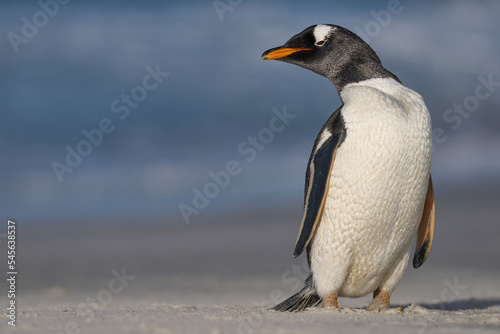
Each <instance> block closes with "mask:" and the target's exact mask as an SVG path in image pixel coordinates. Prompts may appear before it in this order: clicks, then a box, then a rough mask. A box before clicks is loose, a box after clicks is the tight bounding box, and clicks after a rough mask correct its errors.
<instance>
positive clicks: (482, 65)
mask: <svg viewBox="0 0 500 334" xmlns="http://www.w3.org/2000/svg"><path fill="white" fill-rule="evenodd" d="M42 3H50V4H52V7H50V6H49V7H47V8H48V9H47V8H45V10H44V9H43V6H41V5H40V4H39V3H38V2H36V1H26V2H22V3H20V2H2V3H1V7H2V9H1V11H0V28H1V29H0V31H1V33H2V36H3V37H2V39H1V42H0V43H1V50H2V52H1V53H0V66H1V68H2V75H1V76H0V100H1V101H2V103H3V107H2V108H1V111H0V156H1V164H0V213H1V216H2V217H0V218H2V219H4V220H6V219H7V218H14V219H17V220H18V221H20V222H25V223H29V224H33V225H36V224H38V225H43V224H50V223H51V222H57V221H59V222H66V223H67V224H79V223H89V222H91V221H95V219H96V218H97V219H99V218H102V217H107V218H109V219H115V218H116V219H120V218H122V217H123V218H130V219H141V218H144V217H156V219H158V218H159V219H160V221H162V222H165V224H170V225H175V224H184V223H185V222H184V218H183V216H182V215H181V212H180V210H179V205H181V204H185V205H188V206H191V207H193V198H194V196H195V192H196V189H198V190H200V191H203V190H204V187H205V186H206V185H207V184H209V183H210V182H212V181H213V180H212V178H211V177H210V175H209V173H210V172H214V173H218V172H219V171H221V170H225V169H226V165H227V163H228V162H229V161H232V160H235V161H237V162H238V163H239V166H240V169H241V170H240V172H239V173H238V174H237V175H234V176H232V177H231V180H230V181H229V184H228V185H227V186H225V187H224V188H221V189H219V190H218V191H217V193H216V195H215V196H213V198H209V199H207V200H208V202H209V203H208V204H207V203H204V206H205V207H203V208H201V209H199V210H198V209H197V210H198V214H193V215H191V216H190V221H191V224H202V223H204V222H205V221H206V217H209V216H211V215H213V214H218V213H227V212H230V213H231V212H232V213H234V212H238V211H240V210H242V211H244V210H249V209H252V208H258V209H266V210H268V209H276V210H278V209H280V210H282V209H286V208H293V209H292V210H294V211H295V212H300V211H301V210H302V208H301V205H302V191H303V185H304V173H305V168H306V163H307V159H308V157H309V153H310V150H311V148H312V144H313V142H314V139H315V137H316V134H317V132H318V131H319V129H320V128H321V125H322V124H323V123H324V122H325V121H326V119H327V118H328V116H329V115H330V114H331V113H332V112H333V111H334V110H335V109H336V108H337V107H338V106H339V105H340V100H339V97H338V95H337V93H336V91H335V88H334V86H333V85H332V84H331V83H330V82H329V81H327V80H326V79H325V78H323V77H320V76H318V75H316V74H314V73H312V72H309V71H306V70H304V69H301V68H299V67H296V66H292V65H289V64H284V63H280V62H273V61H262V60H261V59H260V56H261V54H262V52H263V51H265V50H267V49H269V48H272V47H275V46H279V45H281V44H283V43H284V42H285V41H286V40H288V39H289V38H290V37H291V36H292V35H294V34H296V33H299V32H300V31H302V30H303V29H305V28H306V27H308V26H310V25H313V24H316V23H332V24H338V25H341V26H344V27H346V28H348V29H350V30H353V31H357V32H359V31H361V32H362V33H364V34H365V36H364V38H365V40H367V41H368V42H369V44H370V45H371V46H372V47H373V48H374V50H375V51H376V52H377V54H378V55H379V57H380V58H381V60H382V63H383V65H384V66H385V67H386V68H387V69H389V70H390V71H392V72H393V73H395V74H396V75H397V76H398V77H399V78H400V79H401V81H402V82H403V83H404V84H405V85H407V86H408V87H410V88H412V89H414V90H416V91H417V92H419V93H420V94H422V96H423V97H424V99H425V101H426V103H427V106H428V108H429V110H430V112H431V115H432V119H433V124H434V127H435V129H437V132H436V133H435V144H434V145H435V150H434V156H433V166H432V173H433V178H434V182H435V188H436V196H437V198H438V200H439V199H440V198H441V199H443V198H446V197H452V196H460V195H463V196H465V197H467V196H489V197H491V198H493V197H495V196H497V195H498V194H499V190H498V189H499V186H500V173H499V171H500V131H498V128H499V124H500V113H499V107H500V43H499V42H500V40H499V39H500V38H499V32H500V21H499V20H498V16H499V14H500V3H498V2H497V1H407V0H402V1H400V2H399V3H398V2H397V1H396V2H394V1H389V2H386V1H379V2H373V1H351V2H345V1H309V2H300V3H296V2H286V1H272V2H269V1H267V2H266V1H257V0H244V1H241V2H238V1H232V2H230V3H228V2H227V1H224V0H223V1H220V2H215V4H217V5H218V9H216V8H215V6H214V2H213V1H209V0H206V1H190V2H186V1H185V2H180V1H179V2H173V1H169V2H163V1H149V2H141V3H140V2H133V1H106V2H98V1H85V2H81V1H80V2H78V1H70V2H69V3H67V4H58V6H57V8H56V7H54V6H53V3H54V2H51V1H48V0H47V1H45V2H44V1H42ZM221 4H225V5H224V6H222V5H221ZM231 4H232V5H231ZM56 9H57V10H56ZM39 12H42V14H40V13H39ZM44 13H45V14H44ZM47 13H48V14H47ZM49 14H50V15H49ZM387 14H389V15H387ZM51 16H53V17H51ZM26 22H29V23H26ZM35 23H36V24H37V25H38V26H39V27H36V26H35V29H33V27H30V25H34V24H35ZM23 33H24V35H23ZM148 69H149V70H148ZM155 69H159V70H160V71H161V72H168V73H169V74H168V76H166V75H165V76H164V77H161V80H160V81H161V82H158V85H157V86H156V85H155V86H156V87H155V88H152V89H151V90H146V89H144V88H142V87H143V85H144V84H143V81H144V78H145V76H146V75H148V73H149V72H150V71H151V70H155ZM488 81H490V84H489V85H488V87H487V86H486V85H485V82H488ZM491 82H493V83H491ZM147 83H149V85H150V86H151V87H152V85H153V84H154V83H155V81H154V80H149V81H147ZM131 94H132V96H135V97H136V98H137V99H136V100H135V102H134V101H133V100H132V102H130V105H129V106H127V104H126V102H123V101H121V99H122V95H131ZM478 94H479V95H478ZM117 99H118V102H115V109H114V110H113V108H112V104H113V103H114V101H116V100H117ZM135 103H136V104H135ZM132 106H133V107H132ZM117 107H121V108H122V109H120V110H121V111H119V112H114V111H117V109H116V108H117ZM284 108H286V111H287V112H288V113H289V114H292V115H294V116H295V118H293V119H290V121H289V124H287V125H286V126H285V127H284V129H283V131H281V132H277V133H274V134H273V137H272V138H268V137H266V140H267V141H266V144H265V145H262V146H263V147H261V146H259V147H260V149H262V150H258V151H255V152H256V154H255V156H254V159H252V161H250V162H249V161H247V158H249V155H245V154H241V151H238V147H239V146H240V145H244V146H245V145H249V144H248V143H249V139H248V138H249V136H257V135H258V134H259V133H261V131H263V130H262V129H264V128H268V127H269V122H270V121H271V119H272V118H273V117H274V115H275V113H273V109H277V110H278V111H280V112H283V110H284ZM460 108H461V111H460ZM127 109H128V111H129V114H128V115H126V114H125V112H126V111H125V110H127ZM120 116H121V117H122V118H123V119H122V118H120ZM124 116H126V117H124ZM103 119H109V122H111V123H109V124H111V125H109V124H108V125H109V126H112V127H113V131H112V132H111V133H107V134H106V133H104V134H102V138H100V137H99V135H96V137H95V138H97V139H95V140H96V142H99V144H98V145H92V147H91V148H89V147H85V145H84V144H81V145H80V149H81V150H84V151H85V150H86V151H85V152H89V150H90V149H91V152H90V153H89V154H88V155H87V156H83V157H82V159H81V161H79V162H78V163H77V166H75V167H71V170H72V171H71V172H69V170H67V171H66V172H64V173H62V174H61V173H60V175H59V177H58V176H57V173H56V172H55V171H54V164H55V165H57V163H60V164H61V165H63V164H64V165H67V162H66V155H67V154H68V150H67V147H68V146H69V147H70V148H71V149H73V150H77V148H78V147H77V146H78V145H79V143H80V142H81V141H82V140H87V139H86V137H85V135H84V134H83V133H82V131H84V130H86V131H92V130H93V129H97V128H99V126H100V123H101V122H102V120H103ZM94 133H95V132H94ZM262 133H263V132H262ZM267 134H269V133H267ZM261 144H262V143H261ZM82 145H84V146H82ZM245 147H247V148H248V147H250V145H249V146H245ZM61 165H58V166H61ZM68 167H69V166H68ZM212 190H213V189H212ZM297 224H298V222H297ZM297 226H298V225H297Z"/></svg>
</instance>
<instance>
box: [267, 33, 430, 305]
mask: <svg viewBox="0 0 500 334" xmlns="http://www.w3.org/2000/svg"><path fill="white" fill-rule="evenodd" d="M262 58H263V59H276V60H280V61H283V62H287V63H291V64H295V65H299V66H301V67H303V68H306V69H309V70H311V71H313V72H315V73H317V74H320V75H322V76H324V77H326V78H328V79H329V80H330V81H331V82H332V83H333V84H334V85H335V87H336V89H337V92H338V93H339V95H340V98H341V100H342V105H341V106H340V108H338V109H337V110H336V111H335V112H334V113H333V114H332V115H331V116H330V118H329V119H328V120H327V121H326V123H325V124H324V125H323V127H322V128H321V131H320V132H319V134H318V137H317V138H316V141H315V142H314V146H313V149H312V153H311V156H310V158H309V162H308V165H307V172H306V184H305V196H304V197H305V198H304V217H303V220H302V225H301V227H300V232H299V236H298V238H297V242H296V245H295V250H294V253H293V255H294V257H297V256H299V255H300V254H301V253H302V252H303V251H304V250H307V259H308V262H309V267H310V274H309V277H308V278H307V279H306V281H305V286H304V288H303V289H302V290H301V291H300V292H298V293H297V294H295V295H294V296H292V297H290V298H289V299H287V300H285V301H284V302H282V303H281V304H278V305H276V306H275V307H274V308H273V309H275V310H279V311H301V310H304V309H305V308H307V307H309V306H317V305H320V304H321V305H323V306H324V307H334V308H337V309H339V306H338V303H337V298H338V297H339V296H344V297H351V298H355V297H361V296H364V295H367V294H369V293H373V301H372V302H371V303H370V304H369V305H368V307H367V310H370V311H372V310H377V311H380V310H382V309H387V308H389V307H390V302H389V299H390V296H391V293H392V291H393V290H394V289H395V287H396V286H397V284H398V283H399V281H400V280H401V278H402V276H403V274H404V272H405V270H406V267H407V265H408V259H409V257H410V254H411V249H412V244H413V240H414V239H415V238H416V250H415V255H414V257H413V266H414V267H415V268H418V267H420V266H421V265H422V263H424V261H425V260H426V258H427V256H428V255H429V252H430V249H431V245H432V238H433V233H434V210H435V209H434V190H433V186H432V179H431V175H430V168H431V146H432V135H431V118H430V115H429V112H428V110H427V107H426V106H425V103H424V101H423V99H422V97H421V96H420V95H419V94H418V93H416V92H414V91H413V90H411V89H409V88H407V87H405V86H403V85H402V83H401V81H400V80H399V79H398V78H397V77H396V76H395V75H394V74H392V73H391V72H389V71H388V70H386V69H385V68H384V67H383V66H382V64H381V62H380V59H379V58H378V56H377V55H376V54H375V51H373V49H372V48H370V46H368V44H366V43H365V42H364V41H363V40H362V39H361V38H359V37H358V36H357V35H356V34H354V33H352V32H351V31H349V30H347V29H345V28H342V27H340V26H336V25H329V24H324V25H314V26H311V27H309V28H307V29H305V30H304V31H302V32H301V33H299V34H297V35H295V36H293V37H292V38H291V39H290V40H289V41H288V42H286V43H285V44H284V45H283V46H280V47H277V48H273V49H270V50H267V51H266V52H264V53H263V55H262Z"/></svg>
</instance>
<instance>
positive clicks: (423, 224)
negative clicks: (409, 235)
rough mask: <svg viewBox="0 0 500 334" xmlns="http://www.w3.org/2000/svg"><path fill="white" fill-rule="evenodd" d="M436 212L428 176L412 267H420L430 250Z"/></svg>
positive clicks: (432, 187) (432, 188)
mask: <svg viewBox="0 0 500 334" xmlns="http://www.w3.org/2000/svg"><path fill="white" fill-rule="evenodd" d="M435 213H436V209H435V203H434V186H433V185H432V177H431V176H429V186H428V188H427V196H426V197H425V205H424V211H423V214H422V220H421V221H420V225H419V226H418V236H417V244H416V248H415V255H414V257H413V267H414V268H418V267H420V266H421V265H422V264H423V263H424V262H425V260H426V259H427V257H428V256H429V253H430V251H431V246H432V239H433V236H434V216H435Z"/></svg>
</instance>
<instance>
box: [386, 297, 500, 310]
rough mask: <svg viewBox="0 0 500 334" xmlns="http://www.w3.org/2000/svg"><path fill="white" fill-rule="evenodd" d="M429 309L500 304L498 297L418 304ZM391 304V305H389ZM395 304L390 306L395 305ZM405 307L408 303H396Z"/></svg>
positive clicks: (477, 307)
mask: <svg viewBox="0 0 500 334" xmlns="http://www.w3.org/2000/svg"><path fill="white" fill-rule="evenodd" d="M418 305H419V306H421V307H424V308H426V309H429V310H440V311H460V310H461V311H464V310H484V309H487V308H489V307H492V306H500V298H479V299H478V298H469V299H460V300H455V301H452V302H442V301H439V302H435V303H427V304H418ZM391 306H392V305H391ZM395 306H396V305H394V306H392V307H395ZM398 306H401V307H403V308H406V307H408V306H410V305H398Z"/></svg>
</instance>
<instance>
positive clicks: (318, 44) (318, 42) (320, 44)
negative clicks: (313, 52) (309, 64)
mask: <svg viewBox="0 0 500 334" xmlns="http://www.w3.org/2000/svg"><path fill="white" fill-rule="evenodd" d="M323 44H325V41H324V40H323V41H317V42H316V43H314V45H317V46H322V45H323Z"/></svg>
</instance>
